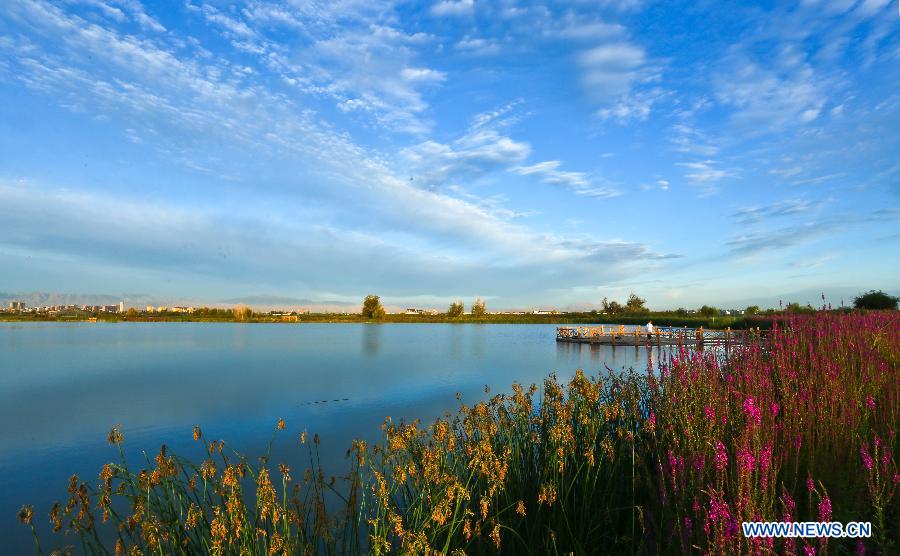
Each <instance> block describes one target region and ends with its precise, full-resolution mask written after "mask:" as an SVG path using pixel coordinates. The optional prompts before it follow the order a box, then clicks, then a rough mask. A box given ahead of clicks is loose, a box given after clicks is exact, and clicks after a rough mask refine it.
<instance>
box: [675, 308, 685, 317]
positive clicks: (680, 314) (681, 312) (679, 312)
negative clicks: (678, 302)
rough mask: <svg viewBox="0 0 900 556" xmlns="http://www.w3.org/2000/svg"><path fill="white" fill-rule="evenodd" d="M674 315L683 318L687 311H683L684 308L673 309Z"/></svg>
mask: <svg viewBox="0 0 900 556" xmlns="http://www.w3.org/2000/svg"><path fill="white" fill-rule="evenodd" d="M675 314H676V315H678V316H679V317H683V316H685V315H687V309H685V308H684V307H679V308H677V309H675Z"/></svg>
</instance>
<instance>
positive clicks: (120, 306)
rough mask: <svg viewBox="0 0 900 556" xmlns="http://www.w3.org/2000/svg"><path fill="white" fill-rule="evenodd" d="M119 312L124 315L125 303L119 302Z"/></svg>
mask: <svg viewBox="0 0 900 556" xmlns="http://www.w3.org/2000/svg"><path fill="white" fill-rule="evenodd" d="M119 312H120V313H124V312H125V302H124V301H120V302H119Z"/></svg>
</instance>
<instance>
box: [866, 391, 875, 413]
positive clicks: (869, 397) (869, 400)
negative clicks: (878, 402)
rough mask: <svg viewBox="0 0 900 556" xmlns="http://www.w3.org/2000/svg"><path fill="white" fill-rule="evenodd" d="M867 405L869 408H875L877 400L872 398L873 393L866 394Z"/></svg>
mask: <svg viewBox="0 0 900 556" xmlns="http://www.w3.org/2000/svg"><path fill="white" fill-rule="evenodd" d="M866 407H868V408H869V409H872V410H874V409H875V400H874V399H873V398H872V394H869V395H867V396H866Z"/></svg>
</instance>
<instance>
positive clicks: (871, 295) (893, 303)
mask: <svg viewBox="0 0 900 556" xmlns="http://www.w3.org/2000/svg"><path fill="white" fill-rule="evenodd" d="M898 301H900V298H898V297H894V296H891V295H888V294H886V293H884V292H883V291H881V290H878V291H875V290H869V291H867V292H866V293H862V294H859V295H858V296H857V297H856V298H854V299H853V306H854V307H856V308H857V309H871V310H879V309H882V310H883V309H896V308H897V302H898Z"/></svg>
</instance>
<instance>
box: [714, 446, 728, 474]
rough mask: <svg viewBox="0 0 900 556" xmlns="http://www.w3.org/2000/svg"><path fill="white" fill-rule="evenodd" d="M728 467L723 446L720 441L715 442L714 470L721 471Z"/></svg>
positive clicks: (726, 454)
mask: <svg viewBox="0 0 900 556" xmlns="http://www.w3.org/2000/svg"><path fill="white" fill-rule="evenodd" d="M726 465H728V453H727V452H726V451H725V445H724V444H722V441H721V440H717V441H716V469H718V470H719V471H722V470H723V469H725V466H726Z"/></svg>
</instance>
